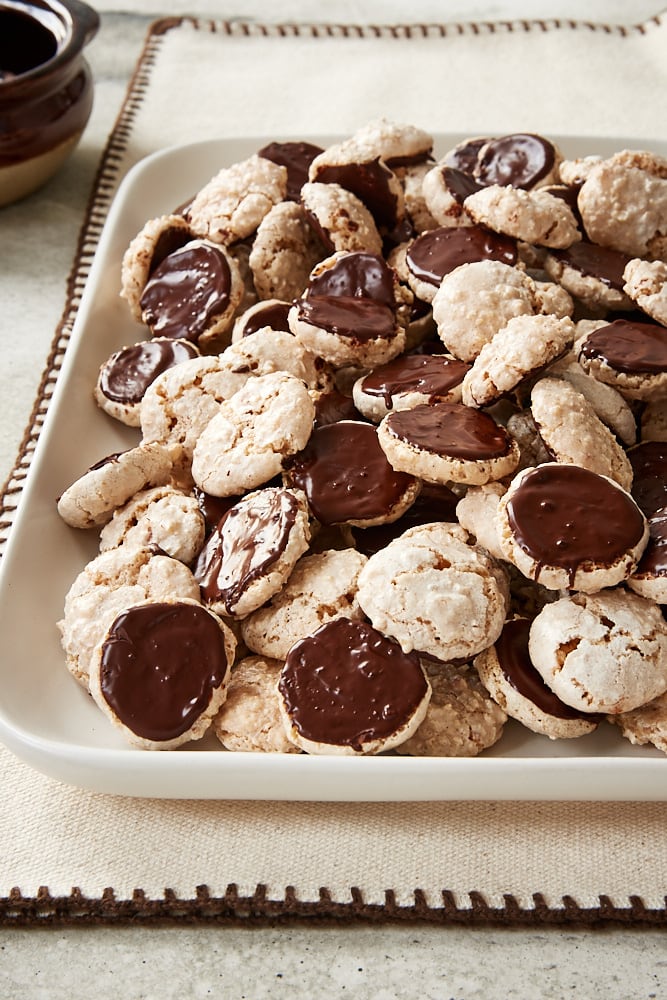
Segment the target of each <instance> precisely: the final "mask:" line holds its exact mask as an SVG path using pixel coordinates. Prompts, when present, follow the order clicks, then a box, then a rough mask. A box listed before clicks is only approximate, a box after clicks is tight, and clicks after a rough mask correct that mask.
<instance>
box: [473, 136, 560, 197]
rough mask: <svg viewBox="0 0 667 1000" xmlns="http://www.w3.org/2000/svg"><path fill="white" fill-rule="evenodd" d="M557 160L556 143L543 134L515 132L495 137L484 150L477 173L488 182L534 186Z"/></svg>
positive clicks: (476, 175)
mask: <svg viewBox="0 0 667 1000" xmlns="http://www.w3.org/2000/svg"><path fill="white" fill-rule="evenodd" d="M554 163H555V153H554V147H553V146H552V144H551V143H550V142H548V141H547V140H546V139H544V138H543V137H542V136H540V135H532V134H530V133H515V134H513V135H504V136H501V138H499V139H491V140H490V141H489V142H488V143H487V145H486V147H485V148H484V149H483V150H481V151H480V154H479V156H478V158H477V166H476V167H475V171H474V174H475V177H476V178H477V180H478V181H479V182H480V183H481V184H484V185H489V184H501V185H503V186H511V187H515V188H531V187H534V185H535V184H536V183H537V182H538V181H540V180H542V178H543V177H546V176H547V174H548V173H549V172H550V171H551V170H552V169H553V166H554Z"/></svg>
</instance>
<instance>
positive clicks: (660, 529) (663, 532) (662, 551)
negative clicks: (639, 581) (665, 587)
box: [637, 507, 667, 576]
mask: <svg viewBox="0 0 667 1000" xmlns="http://www.w3.org/2000/svg"><path fill="white" fill-rule="evenodd" d="M648 528H649V531H650V537H649V540H648V545H647V546H646V548H645V549H644V552H643V553H642V557H641V559H640V560H639V565H638V566H637V573H638V574H639V575H640V576H641V575H642V574H647V575H651V576H667V507H662V508H661V509H660V510H658V511H656V512H655V514H653V515H651V517H650V518H649V519H648Z"/></svg>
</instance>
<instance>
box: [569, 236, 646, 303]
mask: <svg viewBox="0 0 667 1000" xmlns="http://www.w3.org/2000/svg"><path fill="white" fill-rule="evenodd" d="M549 252H550V253H551V254H553V256H554V257H556V258H557V259H558V260H561V261H563V263H564V264H567V266H568V267H571V268H573V269H574V270H575V271H578V272H579V273H580V274H583V275H585V276H586V277H590V278H596V279H597V280H598V281H601V282H602V283H603V285H606V286H607V288H613V289H615V290H616V291H619V292H622V291H623V285H624V281H623V271H624V269H625V265H626V264H627V263H628V261H629V260H631V259H632V258H631V257H630V256H629V254H626V253H621V252H620V251H619V250H610V249H609V248H608V247H601V246H598V245H597V244H596V243H588V242H587V241H586V240H582V241H581V242H580V243H573V244H572V246H571V247H568V249H567V250H550V251H549Z"/></svg>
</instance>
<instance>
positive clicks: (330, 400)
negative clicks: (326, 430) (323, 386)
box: [314, 389, 364, 427]
mask: <svg viewBox="0 0 667 1000" xmlns="http://www.w3.org/2000/svg"><path fill="white" fill-rule="evenodd" d="M363 419H364V418H363V417H362V415H361V414H360V413H359V410H358V409H357V408H356V406H355V405H354V401H353V399H352V397H351V396H344V395H343V393H342V392H339V391H338V389H332V390H331V391H330V392H325V393H322V394H321V395H320V396H318V398H317V399H316V400H315V421H314V426H315V427H325V426H326V425H327V424H335V423H338V421H339V420H363Z"/></svg>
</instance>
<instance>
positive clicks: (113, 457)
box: [88, 451, 125, 472]
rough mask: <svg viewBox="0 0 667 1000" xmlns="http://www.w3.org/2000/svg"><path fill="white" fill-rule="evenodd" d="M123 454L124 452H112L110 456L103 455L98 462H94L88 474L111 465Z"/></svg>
mask: <svg viewBox="0 0 667 1000" xmlns="http://www.w3.org/2000/svg"><path fill="white" fill-rule="evenodd" d="M124 454H125V452H124V451H114V452H112V454H111V455H105V456H104V458H101V459H100V460H99V462H95V464H94V465H91V466H90V468H89V469H88V472H95V471H96V470H97V469H103V468H104V466H105V465H112V464H113V463H114V462H117V461H118V459H119V458H120V457H121V456H122V455H124Z"/></svg>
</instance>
